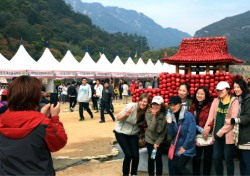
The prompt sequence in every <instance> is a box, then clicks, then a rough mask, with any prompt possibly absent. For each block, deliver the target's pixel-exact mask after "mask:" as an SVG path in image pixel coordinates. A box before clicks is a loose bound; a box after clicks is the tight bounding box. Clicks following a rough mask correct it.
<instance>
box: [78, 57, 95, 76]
mask: <svg viewBox="0 0 250 176" xmlns="http://www.w3.org/2000/svg"><path fill="white" fill-rule="evenodd" d="M79 68H80V71H86V72H88V71H91V72H93V71H94V70H95V69H96V63H95V61H93V59H92V58H91V57H90V55H89V53H88V52H86V53H85V55H84V57H83V58H82V60H81V62H80V64H79Z"/></svg>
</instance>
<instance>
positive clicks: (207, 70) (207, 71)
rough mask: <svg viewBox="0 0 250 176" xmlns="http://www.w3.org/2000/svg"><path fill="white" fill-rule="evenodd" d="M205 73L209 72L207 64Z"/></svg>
mask: <svg viewBox="0 0 250 176" xmlns="http://www.w3.org/2000/svg"><path fill="white" fill-rule="evenodd" d="M206 73H209V65H206Z"/></svg>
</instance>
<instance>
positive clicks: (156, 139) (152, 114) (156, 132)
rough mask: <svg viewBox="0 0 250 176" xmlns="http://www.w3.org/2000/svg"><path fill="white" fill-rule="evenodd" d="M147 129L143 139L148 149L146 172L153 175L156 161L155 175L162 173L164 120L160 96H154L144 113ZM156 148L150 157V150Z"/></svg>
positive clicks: (163, 109)
mask: <svg viewBox="0 0 250 176" xmlns="http://www.w3.org/2000/svg"><path fill="white" fill-rule="evenodd" d="M145 117H146V122H147V126H148V127H147V129H146V131H145V140H146V146H147V150H148V173H149V175H150V176H153V175H154V172H155V167H154V165H155V162H156V175H162V151H163V146H162V145H161V144H162V141H163V139H164V138H165V135H166V120H165V106H164V100H163V98H162V97H161V96H155V97H154V98H153V99H152V102H151V108H150V109H149V111H147V113H146V116H145ZM153 149H155V150H156V155H155V158H151V154H152V150H153Z"/></svg>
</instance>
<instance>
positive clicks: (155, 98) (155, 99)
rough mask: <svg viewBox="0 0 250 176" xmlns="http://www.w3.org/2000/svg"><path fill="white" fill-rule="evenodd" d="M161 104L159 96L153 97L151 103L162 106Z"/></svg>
mask: <svg viewBox="0 0 250 176" xmlns="http://www.w3.org/2000/svg"><path fill="white" fill-rule="evenodd" d="M163 102H164V100H163V98H162V97H161V96H154V98H153V99H152V102H151V103H157V104H162V103H163Z"/></svg>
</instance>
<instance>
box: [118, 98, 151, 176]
mask: <svg viewBox="0 0 250 176" xmlns="http://www.w3.org/2000/svg"><path fill="white" fill-rule="evenodd" d="M149 103H150V96H149V95H148V94H141V95H140V97H139V102H138V103H129V104H127V105H126V106H125V108H124V109H123V110H122V111H121V112H120V113H118V115H117V122H116V126H115V129H114V133H115V137H116V140H117V142H118V143H119V145H120V147H121V149H122V151H123V153H124V155H125V157H124V160H123V166H122V172H123V175H124V176H127V175H129V171H130V165H131V175H137V170H138V164H139V142H138V132H139V131H140V128H139V124H141V123H143V122H145V113H146V111H147V108H148V106H149ZM131 162H132V164H131Z"/></svg>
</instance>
